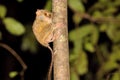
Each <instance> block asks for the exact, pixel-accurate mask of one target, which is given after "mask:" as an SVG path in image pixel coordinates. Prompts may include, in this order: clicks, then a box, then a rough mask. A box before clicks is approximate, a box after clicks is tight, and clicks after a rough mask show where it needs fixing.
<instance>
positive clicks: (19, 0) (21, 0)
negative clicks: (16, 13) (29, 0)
mask: <svg viewBox="0 0 120 80" xmlns="http://www.w3.org/2000/svg"><path fill="white" fill-rule="evenodd" d="M16 1H17V2H19V3H21V2H23V1H24V0H16Z"/></svg>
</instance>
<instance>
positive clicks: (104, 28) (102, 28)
mask: <svg viewBox="0 0 120 80" xmlns="http://www.w3.org/2000/svg"><path fill="white" fill-rule="evenodd" d="M107 28H108V25H107V24H100V31H101V32H105V31H106V30H107Z"/></svg>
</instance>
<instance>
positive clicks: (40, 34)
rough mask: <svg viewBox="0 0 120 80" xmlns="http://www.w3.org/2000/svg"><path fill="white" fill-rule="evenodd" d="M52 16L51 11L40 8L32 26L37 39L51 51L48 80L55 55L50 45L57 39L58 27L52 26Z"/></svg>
mask: <svg viewBox="0 0 120 80" xmlns="http://www.w3.org/2000/svg"><path fill="white" fill-rule="evenodd" d="M52 16H53V15H52V13H51V12H49V11H47V10H39V9H38V10H37V11H36V19H35V21H34V23H33V26H32V28H33V33H34V35H35V37H36V39H37V41H38V42H39V43H40V44H41V45H43V46H45V47H47V48H48V49H49V50H50V51H51V56H52V60H51V64H50V68H49V71H48V80H50V79H51V72H52V65H53V55H54V54H53V50H52V48H51V47H50V46H49V43H50V42H53V41H54V39H55V35H54V30H55V29H56V28H54V27H53V26H52V25H53V23H52Z"/></svg>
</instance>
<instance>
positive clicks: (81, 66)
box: [75, 51, 88, 75]
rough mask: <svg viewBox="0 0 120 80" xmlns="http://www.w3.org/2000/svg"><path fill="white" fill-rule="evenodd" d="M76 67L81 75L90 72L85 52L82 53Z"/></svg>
mask: <svg viewBox="0 0 120 80" xmlns="http://www.w3.org/2000/svg"><path fill="white" fill-rule="evenodd" d="M75 67H76V70H77V72H78V74H80V75H84V74H86V73H87V72H88V60H87V55H86V53H85V52H83V51H81V52H80V55H79V58H78V59H77V60H76V62H75Z"/></svg>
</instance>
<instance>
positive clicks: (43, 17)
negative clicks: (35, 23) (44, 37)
mask: <svg viewBox="0 0 120 80" xmlns="http://www.w3.org/2000/svg"><path fill="white" fill-rule="evenodd" d="M36 19H37V20H40V21H41V22H42V21H43V22H47V23H52V13H51V12H49V11H47V10H39V9H38V10H37V11H36Z"/></svg>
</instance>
